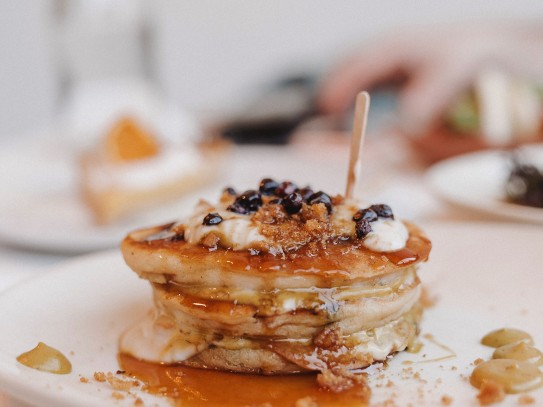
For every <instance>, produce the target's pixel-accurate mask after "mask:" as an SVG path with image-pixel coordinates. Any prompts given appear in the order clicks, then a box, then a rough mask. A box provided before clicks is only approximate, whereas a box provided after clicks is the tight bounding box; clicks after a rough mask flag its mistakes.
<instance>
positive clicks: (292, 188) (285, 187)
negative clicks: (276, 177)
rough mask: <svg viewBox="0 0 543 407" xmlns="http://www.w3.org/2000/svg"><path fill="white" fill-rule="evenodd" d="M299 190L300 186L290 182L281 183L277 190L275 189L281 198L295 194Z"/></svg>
mask: <svg viewBox="0 0 543 407" xmlns="http://www.w3.org/2000/svg"><path fill="white" fill-rule="evenodd" d="M297 189H298V186H297V185H296V184H295V183H293V182H290V181H284V182H281V183H280V184H279V185H278V186H277V188H275V195H277V196H278V197H279V198H284V197H286V196H288V195H290V194H292V193H293V192H296V190H297Z"/></svg>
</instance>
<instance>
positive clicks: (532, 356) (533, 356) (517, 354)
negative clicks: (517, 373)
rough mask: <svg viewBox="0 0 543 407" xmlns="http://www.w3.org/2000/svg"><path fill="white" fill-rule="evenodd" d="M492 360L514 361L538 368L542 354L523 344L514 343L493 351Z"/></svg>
mask: <svg viewBox="0 0 543 407" xmlns="http://www.w3.org/2000/svg"><path fill="white" fill-rule="evenodd" d="M492 358H493V359H514V360H518V361H520V362H529V363H531V364H533V365H536V366H540V365H542V364H543V353H541V351H540V350H539V349H536V348H534V347H533V346H531V345H528V344H527V343H525V342H516V343H512V344H509V345H505V346H502V347H500V348H498V349H496V350H495V351H494V354H493V355H492Z"/></svg>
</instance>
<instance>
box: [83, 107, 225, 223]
mask: <svg viewBox="0 0 543 407" xmlns="http://www.w3.org/2000/svg"><path fill="white" fill-rule="evenodd" d="M224 154H225V145H224V144H222V143H218V142H212V143H200V144H194V143H185V144H182V145H175V146H172V145H170V144H169V143H167V142H161V140H160V139H159V138H158V137H157V136H156V135H154V134H153V133H151V132H150V131H149V130H148V129H146V128H144V127H142V126H141V125H140V124H139V123H138V122H137V121H136V120H135V119H133V118H131V117H123V118H121V119H119V120H118V121H117V122H116V123H115V124H114V125H113V127H112V128H111V130H110V131H109V132H108V133H107V134H106V135H105V137H104V138H103V139H102V140H101V141H100V142H99V143H98V145H96V147H95V148H93V149H92V150H90V151H87V152H86V153H85V154H83V156H82V159H81V170H82V171H81V173H82V178H81V189H82V194H83V199H84V201H85V203H86V204H87V206H88V207H89V208H90V210H91V211H92V213H93V216H94V219H95V222H96V223H97V224H102V225H104V224H110V223H113V222H115V221H118V220H121V219H123V218H125V217H129V216H131V215H134V214H136V213H138V212H139V211H142V210H145V209H148V208H151V207H154V206H157V205H160V204H163V203H167V202H168V201H171V200H173V199H175V198H178V197H180V196H182V195H183V194H185V193H187V192H189V191H191V190H193V189H196V188H198V187H200V186H203V185H206V184H208V183H210V182H211V181H212V180H214V179H215V177H216V176H217V174H218V169H219V167H220V165H221V162H222V157H223V156H224Z"/></svg>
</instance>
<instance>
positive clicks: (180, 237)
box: [170, 233, 185, 242]
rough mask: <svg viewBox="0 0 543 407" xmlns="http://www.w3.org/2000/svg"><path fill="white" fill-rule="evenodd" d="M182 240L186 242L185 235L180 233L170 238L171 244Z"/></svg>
mask: <svg viewBox="0 0 543 407" xmlns="http://www.w3.org/2000/svg"><path fill="white" fill-rule="evenodd" d="M182 240H185V235H184V234H183V233H178V234H176V235H173V236H172V237H171V238H170V242H180V241H182Z"/></svg>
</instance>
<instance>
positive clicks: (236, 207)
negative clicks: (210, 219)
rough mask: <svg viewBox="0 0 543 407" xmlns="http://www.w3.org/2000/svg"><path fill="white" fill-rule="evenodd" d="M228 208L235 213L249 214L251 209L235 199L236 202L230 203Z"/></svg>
mask: <svg viewBox="0 0 543 407" xmlns="http://www.w3.org/2000/svg"><path fill="white" fill-rule="evenodd" d="M226 210H228V211H230V212H234V213H239V214H240V215H247V214H248V213H249V210H248V209H247V208H246V207H245V206H243V205H242V204H240V203H239V202H238V201H234V203H233V204H232V205H229V206H228V208H226Z"/></svg>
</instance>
